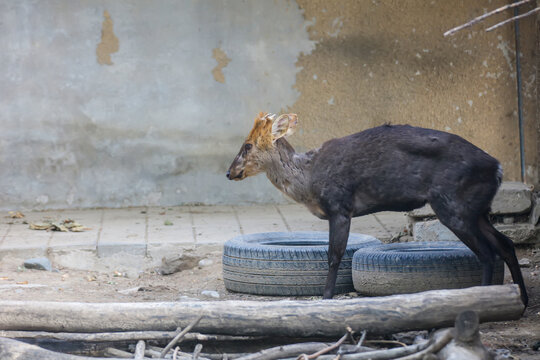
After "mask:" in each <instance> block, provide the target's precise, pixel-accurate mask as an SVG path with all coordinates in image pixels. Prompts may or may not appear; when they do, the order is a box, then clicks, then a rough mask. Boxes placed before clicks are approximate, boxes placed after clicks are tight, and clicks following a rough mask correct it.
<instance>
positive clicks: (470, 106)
mask: <svg viewBox="0 0 540 360" xmlns="http://www.w3.org/2000/svg"><path fill="white" fill-rule="evenodd" d="M504 3H505V1H504V0H500V1H490V0H482V1H475V2H470V1H452V2H448V1H442V0H441V1H424V0H415V1H412V0H411V1H398V0H386V1H367V0H365V1H364V0H362V1H353V0H351V1H337V0H336V1H313V0H309V1H308V0H298V3H296V2H294V1H285V0H281V1H266V0H258V1H255V0H250V1H239V0H234V1H225V0H223V1H196V0H184V1H176V0H170V1H159V2H149V1H144V0H133V1H122V0H92V1H90V0H88V1H83V0H79V1H65V0H50V1H33V0H20V1H9V0H0V44H2V56H0V68H1V69H2V71H1V72H0V124H2V131H1V132H0V168H1V169H2V176H0V189H1V190H0V207H1V208H2V209H9V210H13V209H15V208H17V209H24V208H68V207H94V206H131V205H158V204H159V205H173V204H183V203H205V204H215V203H230V204H235V203H246V202H283V201H285V200H284V198H283V197H282V196H281V194H279V192H277V190H275V189H273V188H272V186H271V185H270V184H269V182H268V180H267V179H266V178H265V177H264V176H259V177H255V178H250V179H247V180H245V181H243V182H242V183H237V182H230V181H227V180H226V179H225V176H224V173H225V171H226V169H227V167H228V165H229V163H230V161H231V160H232V158H233V157H234V155H235V154H236V152H237V150H238V148H239V146H240V144H241V142H242V141H243V138H244V137H245V135H246V134H247V132H248V131H249V129H250V127H251V124H252V120H253V117H254V115H255V114H256V113H257V112H258V111H261V110H265V111H272V112H279V111H280V110H281V111H295V112H297V113H298V114H299V118H300V130H299V131H298V133H297V135H295V136H294V137H292V138H291V142H292V143H293V144H294V145H296V146H297V147H298V148H299V149H307V148H309V147H313V146H318V145H319V144H320V143H321V142H323V141H324V140H327V139H329V138H331V137H334V136H341V135H345V134H348V133H351V132H354V131H359V130H362V129H365V128H368V127H371V126H375V125H378V124H381V123H384V122H388V121H391V122H393V123H410V124H415V125H421V126H428V127H433V128H438V129H442V130H447V131H450V132H454V133H457V134H459V135H462V136H464V137H465V138H467V139H469V140H471V141H472V142H474V143H476V144H477V145H479V146H481V147H483V148H484V149H486V150H487V151H488V152H490V153H491V154H493V155H494V156H496V157H498V158H499V159H500V160H501V162H502V163H503V166H504V168H505V174H506V175H505V176H506V179H507V180H516V179H518V178H519V160H518V154H519V146H518V141H517V104H516V98H515V75H514V74H515V63H514V50H513V32H512V27H511V26H505V27H503V28H501V29H500V30H497V31H495V32H493V33H488V34H485V33H484V32H483V31H482V29H483V28H484V25H478V26H475V27H474V28H472V29H468V30H465V31H462V32H461V33H459V34H458V35H456V36H454V37H451V38H443V37H442V33H443V32H444V31H446V30H448V29H449V28H451V27H453V26H455V25H458V24H460V23H462V22H465V21H467V20H468V19H470V18H472V17H474V16H477V15H479V14H481V13H483V12H484V11H485V10H487V9H492V8H495V7H497V6H499V5H502V4H504ZM502 17H504V15H502V16H501V17H498V18H497V19H501V18H502ZM521 25H522V26H521V31H522V37H521V39H522V61H523V82H524V93H525V98H524V99H525V108H524V109H525V116H526V126H527V127H526V135H527V138H526V144H527V180H528V182H531V183H538V124H537V118H536V106H537V102H536V77H535V74H536V63H537V57H536V38H537V37H536V23H535V19H534V18H529V19H527V20H525V21H523V22H522V23H521Z"/></svg>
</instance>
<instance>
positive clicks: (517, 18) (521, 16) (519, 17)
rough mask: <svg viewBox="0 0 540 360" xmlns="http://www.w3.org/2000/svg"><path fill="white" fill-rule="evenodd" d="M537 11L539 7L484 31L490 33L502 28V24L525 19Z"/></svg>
mask: <svg viewBox="0 0 540 360" xmlns="http://www.w3.org/2000/svg"><path fill="white" fill-rule="evenodd" d="M538 11H540V7H537V8H536V9H532V10H531V11H528V12H526V13H524V14H521V15H518V16H514V17H511V18H510V19H507V20H504V21H501V22H500V23H498V24H495V25H493V26H491V27H488V28H487V29H486V31H492V30H495V29H496V28H498V27H499V26H503V25H504V24H508V23H509V22H512V21H516V20H519V19H521V18H524V17H527V16H529V15H532V14H534V13H537V12H538Z"/></svg>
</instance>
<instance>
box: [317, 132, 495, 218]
mask: <svg viewBox="0 0 540 360" xmlns="http://www.w3.org/2000/svg"><path fill="white" fill-rule="evenodd" d="M313 165H314V166H313V174H312V188H313V191H314V193H316V194H318V196H321V197H323V198H325V200H326V201H327V202H328V201H331V202H337V203H344V202H345V203H346V202H347V198H356V200H357V201H361V202H362V203H367V204H369V203H370V202H372V203H373V206H374V207H376V209H375V210H374V211H379V210H403V211H404V210H409V209H413V208H416V207H419V206H422V205H423V204H424V203H425V202H426V201H428V198H429V196H430V192H433V191H437V189H440V192H452V191H453V192H457V191H466V190H465V189H467V185H468V184H473V183H474V185H476V184H477V183H478V182H479V181H480V182H484V183H485V185H487V186H494V190H491V189H490V191H492V192H493V193H494V191H496V188H497V186H498V181H500V179H499V180H498V179H497V176H498V175H497V172H498V171H499V163H498V161H497V160H496V159H494V158H493V157H491V156H490V155H488V154H487V153H485V152H484V151H482V150H481V149H479V148H478V147H476V146H475V145H473V144H471V143H470V142H468V141H466V140H465V139H463V138H461V137H459V136H457V135H453V134H449V133H446V132H442V131H437V130H431V129H424V128H419V127H413V126H408V125H384V126H380V127H376V128H372V129H368V130H365V131H362V132H359V133H356V134H352V135H349V136H346V137H343V138H338V139H332V140H330V141H327V142H326V143H324V144H323V146H322V147H321V149H320V151H319V153H318V154H317V157H316V159H314V164H313Z"/></svg>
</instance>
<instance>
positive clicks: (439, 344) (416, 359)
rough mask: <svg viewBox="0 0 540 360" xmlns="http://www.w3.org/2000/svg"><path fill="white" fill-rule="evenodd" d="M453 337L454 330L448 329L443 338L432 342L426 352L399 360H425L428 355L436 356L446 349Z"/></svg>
mask: <svg viewBox="0 0 540 360" xmlns="http://www.w3.org/2000/svg"><path fill="white" fill-rule="evenodd" d="M453 338H454V336H453V329H447V330H445V333H444V334H442V336H441V337H439V338H438V339H436V340H435V341H433V342H431V341H430V345H429V346H428V347H427V348H425V349H424V350H421V351H419V352H417V353H415V354H411V355H408V356H404V357H400V358H398V359H397V360H421V359H423V358H424V356H425V355H426V354H435V353H436V352H438V351H439V350H441V349H442V348H443V347H445V346H446V345H447V344H448V343H449V342H450V341H451V340H452V339H453Z"/></svg>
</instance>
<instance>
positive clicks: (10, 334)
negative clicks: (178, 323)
mask: <svg viewBox="0 0 540 360" xmlns="http://www.w3.org/2000/svg"><path fill="white" fill-rule="evenodd" d="M176 335H177V332H176V331H129V332H99V333H72V332H47V331H10V330H0V337H6V338H11V339H35V340H38V341H39V340H59V341H84V342H121V341H137V340H170V339H172V338H174V337H175V336H176ZM261 339H266V337H265V336H258V337H254V336H230V335H206V334H199V333H189V334H186V335H184V340H186V341H194V340H196V341H214V342H215V341H255V340H261Z"/></svg>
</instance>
